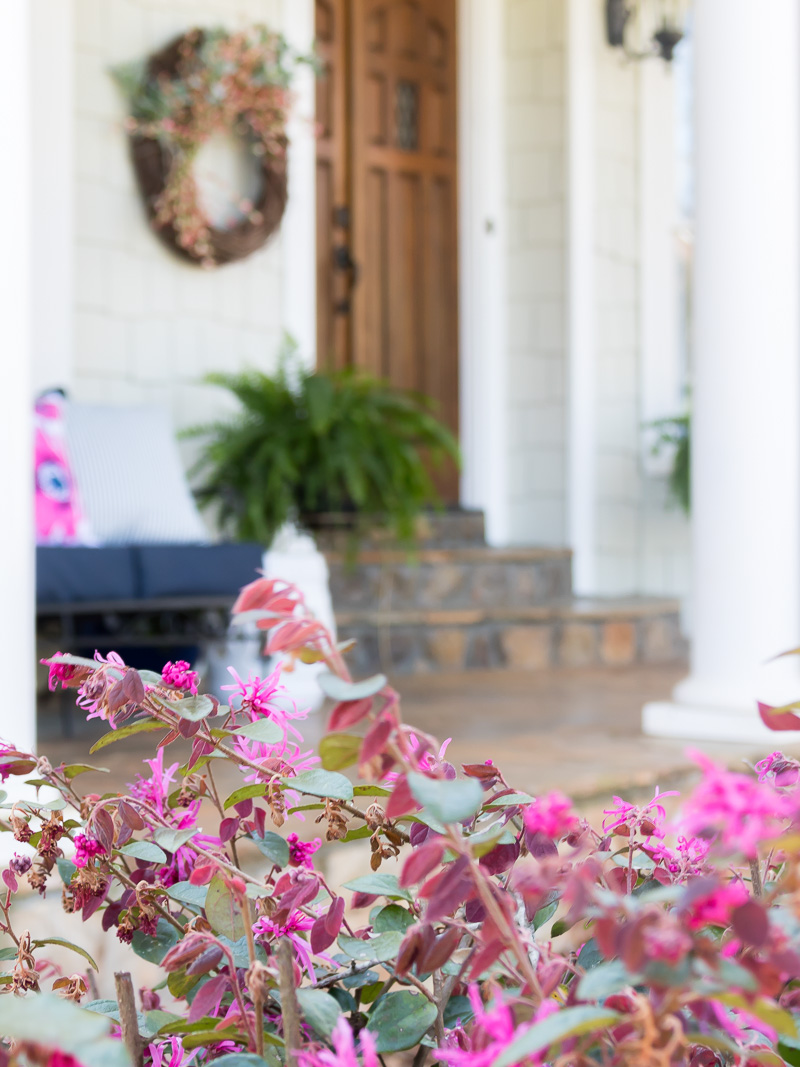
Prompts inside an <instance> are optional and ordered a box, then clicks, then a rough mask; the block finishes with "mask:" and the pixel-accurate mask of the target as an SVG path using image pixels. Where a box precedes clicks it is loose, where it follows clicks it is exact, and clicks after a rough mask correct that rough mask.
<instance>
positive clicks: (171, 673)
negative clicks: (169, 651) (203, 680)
mask: <svg viewBox="0 0 800 1067" xmlns="http://www.w3.org/2000/svg"><path fill="white" fill-rule="evenodd" d="M161 677H162V678H163V680H164V683H165V684H166V685H171V686H172V687H173V689H186V690H187V691H188V692H190V693H191V694H192V695H193V696H196V695H197V683H198V680H199V676H198V674H197V671H193V670H192V666H191V664H190V663H187V662H186V660H185V659H179V660H176V661H175V663H173V662H172V660H169V662H167V663H165V664H164V668H163V670H162V671H161Z"/></svg>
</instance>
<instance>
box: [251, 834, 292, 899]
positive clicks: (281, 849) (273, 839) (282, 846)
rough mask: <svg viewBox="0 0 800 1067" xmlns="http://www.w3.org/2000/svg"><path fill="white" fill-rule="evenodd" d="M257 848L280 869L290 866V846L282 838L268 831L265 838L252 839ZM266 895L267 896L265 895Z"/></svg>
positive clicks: (254, 837)
mask: <svg viewBox="0 0 800 1067" xmlns="http://www.w3.org/2000/svg"><path fill="white" fill-rule="evenodd" d="M251 841H253V842H254V843H255V846H256V848H257V849H258V850H259V852H261V853H262V854H263V855H264V856H266V857H267V859H268V860H270V861H271V862H272V863H274V864H275V865H276V866H278V867H286V866H288V864H289V846H288V844H287V843H286V841H284V839H283V838H282V837H281V836H280V834H274V833H273V832H272V831H271V830H267V831H266V833H265V834H264V836H263V837H256V836H255V835H254V836H253V837H251ZM265 895H266V894H265Z"/></svg>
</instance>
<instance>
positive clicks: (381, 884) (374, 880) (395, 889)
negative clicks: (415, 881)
mask: <svg viewBox="0 0 800 1067" xmlns="http://www.w3.org/2000/svg"><path fill="white" fill-rule="evenodd" d="M343 888H344V889H352V890H353V892H354V893H373V894H374V895H375V896H377V897H389V898H390V899H393V900H411V899H412V897H411V892H410V891H409V890H408V889H403V888H402V887H401V885H400V882H399V881H398V879H397V875H396V874H382V873H380V872H376V873H375V874H364V875H362V876H361V877H360V878H353V879H351V881H349V882H345V883H344V886H343Z"/></svg>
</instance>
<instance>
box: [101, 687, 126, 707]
mask: <svg viewBox="0 0 800 1067" xmlns="http://www.w3.org/2000/svg"><path fill="white" fill-rule="evenodd" d="M127 703H128V698H127V697H126V696H125V686H124V684H123V682H122V681H119V682H115V683H114V685H112V686H111V688H110V689H109V691H108V693H106V704H107V705H108V710H109V711H110V712H115V711H119V709H120V708H122V707H124V706H125V705H126V704H127Z"/></svg>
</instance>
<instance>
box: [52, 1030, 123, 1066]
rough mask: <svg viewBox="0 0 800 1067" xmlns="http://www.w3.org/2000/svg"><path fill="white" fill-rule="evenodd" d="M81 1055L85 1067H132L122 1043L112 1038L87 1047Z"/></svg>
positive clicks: (80, 1051)
mask: <svg viewBox="0 0 800 1067" xmlns="http://www.w3.org/2000/svg"><path fill="white" fill-rule="evenodd" d="M59 1047H61V1046H59ZM79 1055H80V1062H81V1064H83V1067H130V1062H131V1061H130V1058H129V1056H128V1052H127V1050H126V1048H125V1045H124V1044H123V1043H122V1041H116V1040H114V1039H113V1038H110V1037H108V1038H102V1039H101V1040H100V1041H93V1042H92V1043H91V1044H88V1045H86V1046H85V1048H82V1049H80V1050H79Z"/></svg>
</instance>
